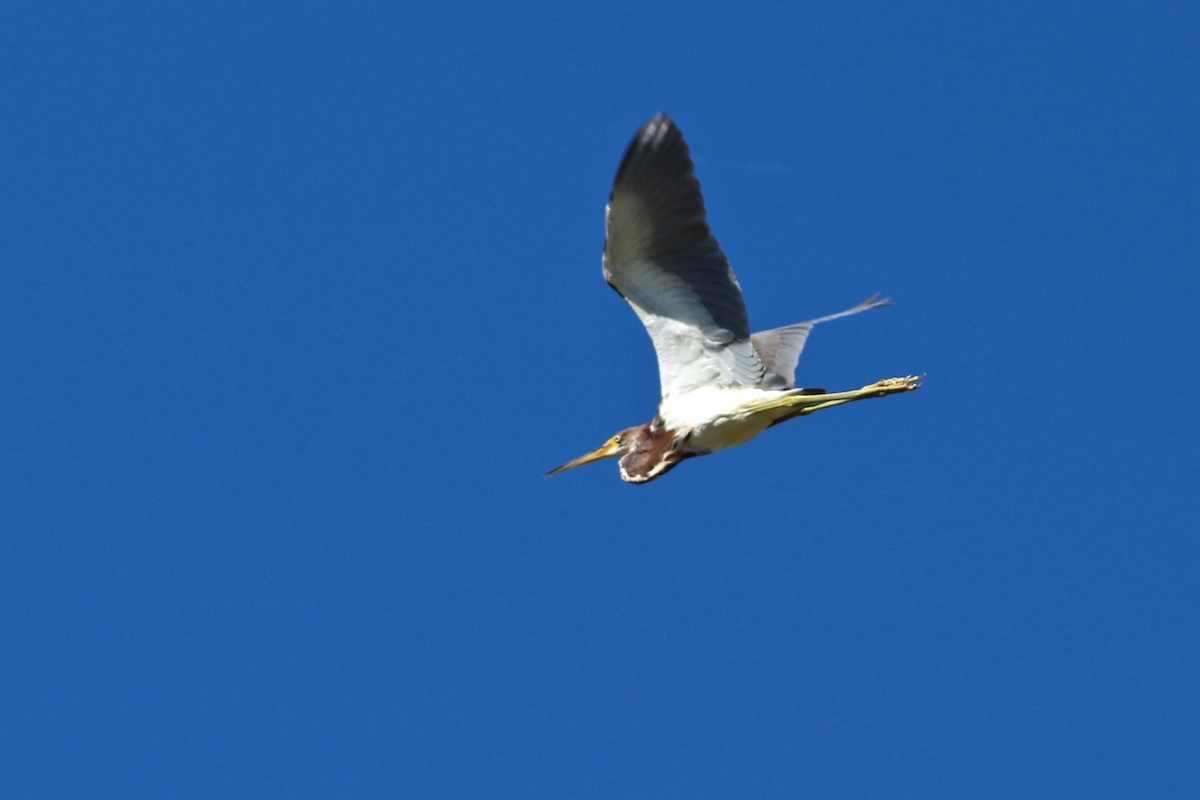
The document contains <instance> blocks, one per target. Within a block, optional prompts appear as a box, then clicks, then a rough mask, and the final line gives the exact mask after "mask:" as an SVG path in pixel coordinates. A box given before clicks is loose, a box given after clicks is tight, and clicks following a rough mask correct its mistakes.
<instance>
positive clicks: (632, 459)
mask: <svg viewBox="0 0 1200 800" xmlns="http://www.w3.org/2000/svg"><path fill="white" fill-rule="evenodd" d="M635 430H636V434H635V435H634V438H633V448H632V449H631V450H630V451H629V452H628V453H626V454H625V455H623V456H622V457H621V460H620V462H619V466H620V468H621V477H622V478H623V479H624V480H626V481H628V482H630V483H647V482H649V481H652V480H654V479H655V478H658V477H661V476H663V475H666V474H667V473H668V472H670V471H671V469H672V468H673V467H675V465H676V464H678V463H679V462H680V461H682V460H683V459H685V458H687V456H688V454H687V453H684V452H681V451H678V450H676V449H674V445H675V432H674V431H670V430H667V429H665V428H663V427H662V422H661V421H660V420H659V419H658V418H655V419H654V421H653V422H647V423H646V424H645V425H642V426H641V427H640V428H635Z"/></svg>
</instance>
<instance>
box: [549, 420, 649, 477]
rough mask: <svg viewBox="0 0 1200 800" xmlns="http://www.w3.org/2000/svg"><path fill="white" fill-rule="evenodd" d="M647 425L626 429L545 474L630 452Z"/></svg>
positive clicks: (554, 473) (556, 472)
mask: <svg viewBox="0 0 1200 800" xmlns="http://www.w3.org/2000/svg"><path fill="white" fill-rule="evenodd" d="M647 427H648V425H638V426H636V427H633V428H626V429H625V430H623V431H621V432H620V433H618V434H616V435H614V436H611V437H609V440H608V441H607V442H605V443H604V444H602V445H600V446H599V447H597V448H596V449H595V450H593V451H592V452H590V453H586V454H585V455H582V456H580V457H579V458H576V459H573V460H571V461H568V462H567V463H565V464H563V465H562V466H561V467H555V468H554V469H552V470H550V471H549V472H547V473H546V475H547V476H549V475H557V474H558V473H560V472H566V471H567V470H569V469H575V468H576V467H582V466H583V465H584V464H591V463H592V462H593V461H603V460H604V459H606V458H617V457H618V456H623V455H625V454H626V453H628V452H630V451H631V450H633V449H634V447H635V446H636V445H637V441H638V436H639V435H640V434H641V432H642V431H643V430H645V429H646V428H647Z"/></svg>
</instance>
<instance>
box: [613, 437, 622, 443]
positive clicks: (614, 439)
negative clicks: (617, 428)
mask: <svg viewBox="0 0 1200 800" xmlns="http://www.w3.org/2000/svg"><path fill="white" fill-rule="evenodd" d="M612 443H613V444H620V443H621V437H620V436H614V437H613V438H612Z"/></svg>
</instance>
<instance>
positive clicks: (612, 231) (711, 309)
mask: <svg viewBox="0 0 1200 800" xmlns="http://www.w3.org/2000/svg"><path fill="white" fill-rule="evenodd" d="M606 223H607V233H608V238H607V241H606V242H605V245H604V279H605V280H606V281H608V284H609V285H610V286H612V287H613V288H614V289H616V290H617V292H618V293H619V294H620V295H621V296H622V297H624V298H625V300H626V301H627V302H628V303H629V305H630V306H632V307H633V310H634V311H635V312H636V313H637V315H638V317H639V318H640V319H641V320H642V324H643V325H645V326H646V331H647V332H648V333H649V334H650V339H651V340H652V341H653V342H654V351H655V353H657V355H658V373H659V379H660V381H661V383H662V395H663V398H666V397H668V396H669V395H678V394H682V393H685V392H689V391H692V390H694V389H696V388H699V387H701V386H714V385H715V386H738V385H743V386H753V385H756V384H758V383H759V382H760V381H761V380H762V378H763V376H764V374H765V372H766V370H765V367H764V366H763V363H762V360H761V359H760V358H759V355H758V352H757V351H756V350H755V349H754V346H753V345H752V344H751V342H750V324H749V322H748V320H747V318H746V306H745V304H744V303H743V302H742V290H741V287H739V286H738V282H737V279H736V278H735V277H734V274H733V270H732V269H731V268H730V266H729V261H728V260H727V259H726V258H725V254H724V253H722V252H721V248H720V246H719V245H718V244H717V240H716V239H714V238H713V236H712V233H711V231H709V228H708V222H707V219H706V217H705V213H704V198H703V196H702V195H701V194H700V183H699V182H698V181H697V180H696V175H695V170H694V168H693V166H692V159H691V157H690V156H689V155H688V147H687V144H685V143H684V141H683V134H681V133H680V132H679V129H678V128H676V127H675V124H674V123H673V122H672V121H671V119H670V117H668V116H667V115H666V114H659V115H658V116H656V117H654V118H653V119H652V120H650V121H649V122H647V123H646V124H645V125H643V126H642V129H641V130H640V131H638V134H637V136H635V137H634V139H633V142H632V143H631V144H630V145H629V149H628V150H627V151H626V152H625V158H624V159H623V160H622V161H621V166H620V168H619V169H618V170H617V177H616V180H615V181H614V183H613V190H612V196H611V197H610V198H609V201H608V213H607V217H606Z"/></svg>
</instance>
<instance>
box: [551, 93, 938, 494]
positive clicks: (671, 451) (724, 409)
mask: <svg viewBox="0 0 1200 800" xmlns="http://www.w3.org/2000/svg"><path fill="white" fill-rule="evenodd" d="M606 228H607V235H608V238H607V240H606V241H605V244H604V279H605V281H607V282H608V285H609V286H611V287H612V288H614V289H616V290H617V293H618V294H620V295H621V297H623V298H625V300H626V302H628V303H629V305H630V306H632V307H633V310H634V313H636V314H637V315H638V317H639V318H640V319H641V321H642V324H643V325H645V326H646V331H647V332H648V333H649V334H650V339H651V341H652V342H653V343H654V351H655V353H657V354H658V374H659V379H660V381H661V383H662V402H661V403H660V404H659V406H658V413H657V414H656V415H655V417H654V419H653V420H651V421H650V422H647V423H646V424H644V425H638V426H637V427H634V428H627V429H626V430H623V431H621V432H620V433H618V434H617V435H616V436H613V437H612V438H611V439H609V440H608V441H607V442H605V443H604V444H603V445H602V446H601V447H599V448H598V449H596V450H593V451H592V452H590V453H588V454H587V455H584V456H580V457H579V458H577V459H575V460H574V461H568V462H567V463H566V464H563V465H562V466H561V467H558V468H556V469H552V470H550V472H548V473H546V474H547V475H556V474H558V473H559V472H563V471H565V470H568V469H574V468H575V467H581V466H583V465H584V464H589V463H591V462H593V461H599V460H600V459H604V458H616V457H620V462H618V463H619V466H620V470H621V478H622V479H624V480H626V481H628V482H630V483H646V482H648V481H652V480H654V479H655V478H658V477H661V476H663V475H665V474H666V473H667V472H668V471H669V470H670V469H672V468H673V467H674V466H675V465H676V464H678V463H679V462H681V461H683V460H684V459H685V458H691V457H693V456H702V455H707V454H709V453H712V452H715V451H717V450H722V449H724V448H726V447H734V446H736V445H739V444H743V443H745V442H748V441H749V440H750V439H753V438H754V437H755V436H757V435H758V434H760V433H762V432H763V431H764V430H766V429H767V428H769V427H771V426H772V425H778V424H779V423H781V422H785V421H787V420H789V419H794V418H795V417H800V416H804V415H805V414H811V413H812V412H814V411H819V410H821V409H823V408H831V407H833V406H838V405H843V404H845V403H852V402H854V401H856V400H865V399H867V398H869V397H884V396H886V395H889V394H898V393H899V392H908V391H912V390H913V389H916V388H917V387H918V386H919V385H920V384H919V383H918V377H917V376H912V375H909V376H907V377H903V378H888V379H887V380H882V381H878V382H877V383H872V384H871V385H869V386H864V387H863V388H861V389H855V390H853V391H849V392H836V393H828V392H825V391H824V390H823V389H797V388H795V372H796V364H797V363H799V360H800V351H801V349H803V347H804V342H805V340H806V339H808V334H809V331H811V330H812V328H813V326H814V325H816V324H817V323H819V322H827V321H829V320H832V319H837V318H838V317H845V316H849V315H851V314H857V313H858V312H860V311H866V310H867V309H870V308H878V307H879V306H884V305H888V304H889V301H888V300H887V299H880V298H879V296H878V295H875V296H872V297H870V298H868V299H866V300H864V301H863V302H861V303H859V304H858V305H856V306H854V308H850V309H847V310H845V311H842V312H840V313H837V314H830V315H828V316H824V317H818V318H817V319H812V320H809V321H808V322H798V323H796V324H794V325H788V326H786V327H783V328H775V329H774V330H769V331H763V332H761V333H755V334H751V333H750V325H749V322H748V320H747V318H746V306H745V304H744V303H743V302H742V290H741V287H740V286H738V282H737V278H736V277H734V274H733V270H732V269H731V268H730V266H729V261H728V260H727V259H726V258H725V254H724V253H722V252H721V248H720V246H719V245H718V244H717V240H716V239H714V238H713V235H712V232H711V231H710V230H709V228H708V221H707V219H706V217H705V213H704V197H703V196H702V195H701V193H700V183H699V182H698V181H697V180H696V175H695V168H694V167H693V166H692V159H691V157H690V156H689V155H688V147H687V144H685V143H684V141H683V134H682V133H680V132H679V128H677V127H675V123H673V122H672V121H671V118H670V117H668V116H667V115H666V114H659V115H658V116H656V117H654V118H653V119H651V120H650V121H649V122H647V123H646V124H645V125H643V126H642V129H641V130H640V131H638V133H637V135H636V136H635V137H634V139H633V141H632V142H631V143H630V145H629V149H628V150H626V152H625V158H624V159H622V161H621V166H620V167H619V168H618V169H617V177H616V180H615V181H614V182H613V189H612V195H611V197H610V198H609V201H608V210H607V214H606Z"/></svg>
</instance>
